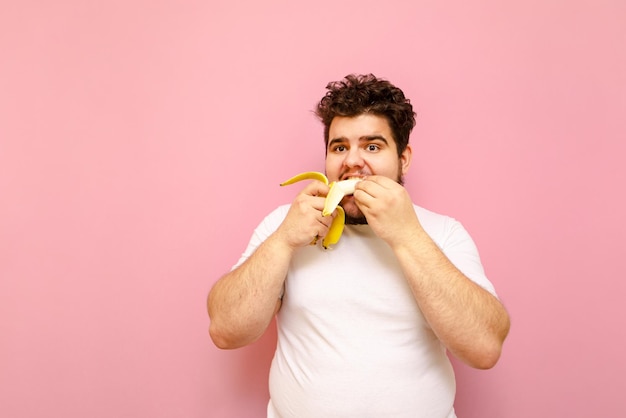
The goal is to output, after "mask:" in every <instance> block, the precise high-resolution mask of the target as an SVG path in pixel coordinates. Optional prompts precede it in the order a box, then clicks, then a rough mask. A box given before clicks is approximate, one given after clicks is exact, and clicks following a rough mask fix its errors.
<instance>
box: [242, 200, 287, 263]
mask: <svg viewBox="0 0 626 418" xmlns="http://www.w3.org/2000/svg"><path fill="white" fill-rule="evenodd" d="M288 211H289V205H283V206H279V207H278V208H276V209H275V210H274V211H272V212H271V213H270V214H269V215H267V216H266V217H265V218H264V219H263V220H262V221H261V223H259V225H258V226H257V227H256V229H255V230H254V232H253V233H252V237H250V241H249V242H248V246H247V247H246V249H245V251H244V252H243V254H241V257H239V260H238V261H237V263H236V264H235V265H234V266H233V267H232V269H231V270H234V269H236V268H237V267H239V266H240V265H242V264H243V263H244V262H245V261H246V260H247V259H248V258H249V257H250V256H251V255H252V254H254V252H255V251H256V249H257V248H259V246H260V245H261V244H262V243H263V242H264V241H265V240H266V239H267V238H268V237H269V236H270V235H272V234H273V233H274V231H276V229H277V228H278V226H279V225H280V224H281V223H282V221H283V220H284V219H285V216H287V212H288Z"/></svg>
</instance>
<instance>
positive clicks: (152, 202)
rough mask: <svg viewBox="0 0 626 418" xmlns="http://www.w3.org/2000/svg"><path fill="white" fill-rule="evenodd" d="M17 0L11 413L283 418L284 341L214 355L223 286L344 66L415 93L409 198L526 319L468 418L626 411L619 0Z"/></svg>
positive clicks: (9, 136)
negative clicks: (457, 227)
mask: <svg viewBox="0 0 626 418" xmlns="http://www.w3.org/2000/svg"><path fill="white" fill-rule="evenodd" d="M2 3H3V4H2V12H1V13H0V49H1V53H0V61H1V62H0V279H1V281H0V350H1V352H0V416H2V417H19V418H26V417H28V418H31V417H68V418H74V417H95V418H99V417H103V418H104V417H151V418H158V417H163V418H166V417H167V418H170V417H186V418H191V417H236V418H238V417H260V416H263V414H264V410H265V404H266V401H267V385H266V374H267V371H268V367H269V361H270V359H271V356H272V349H273V338H274V336H275V334H274V330H272V332H271V333H270V334H268V335H266V337H264V338H263V339H262V340H261V341H259V342H257V343H255V344H254V345H252V346H250V347H247V348H244V349H241V350H237V351H220V350H218V349H216V348H214V347H213V346H212V344H211V342H210V340H209V336H208V332H207V329H208V324H209V322H208V317H207V315H206V312H205V298H206V294H207V292H208V290H209V288H210V287H211V285H212V284H213V283H214V282H215V280H216V279H217V278H218V276H219V275H220V274H222V273H223V272H225V271H226V270H227V269H229V268H230V266H231V265H232V263H234V262H235V260H236V259H237V258H238V257H239V254H240V252H241V251H242V250H243V248H244V246H245V244H246V243H247V240H248V238H249V236H250V233H251V231H252V229H253V228H254V226H255V225H256V224H257V222H259V221H260V219H261V218H262V217H263V216H264V215H265V214H266V213H267V212H268V211H269V210H270V209H273V208H274V207H275V206H276V205H277V204H280V203H285V202H287V201H289V200H290V199H291V198H292V197H293V196H294V195H295V193H296V188H289V189H281V188H279V187H278V183H279V182H280V181H282V180H284V179H286V178H287V177H289V176H291V175H293V174H295V173H297V172H300V171H306V170H322V169H323V155H324V154H323V146H322V129H321V126H320V125H319V123H318V122H317V120H315V118H314V117H313V115H312V113H311V110H312V109H313V107H314V105H315V103H316V101H317V100H318V99H319V98H320V97H321V95H322V94H324V86H325V84H326V82H328V81H330V80H334V79H338V78H341V77H343V76H344V75H346V74H348V73H350V72H374V73H375V74H377V75H380V76H383V77H386V78H388V79H390V80H391V81H392V82H394V83H396V84H398V85H399V86H401V87H402V88H403V89H404V90H405V92H406V93H407V95H408V96H409V97H410V98H411V99H412V101H413V103H414V105H415V108H416V110H417V112H418V114H419V122H418V126H417V127H416V129H415V131H414V134H413V136H412V143H413V148H414V161H413V167H412V170H411V172H410V174H409V175H408V176H407V187H408V189H409V190H410V192H411V193H412V195H413V196H414V199H415V201H416V202H417V203H419V204H421V205H423V206H426V207H428V208H430V209H432V210H436V211H439V212H442V213H446V214H450V215H452V216H454V217H456V218H457V219H459V220H460V221H462V222H463V223H464V224H465V226H466V227H467V229H468V230H469V231H470V233H471V234H472V235H473V236H474V238H475V240H476V242H477V244H478V246H479V249H480V250H481V255H482V258H483V262H484V264H485V267H486V270H487V273H488V274H489V276H490V277H491V279H492V281H493V282H494V283H495V285H496V287H497V289H498V292H499V294H500V296H501V298H502V300H503V301H504V303H505V304H506V306H507V308H508V309H509V311H510V313H511V317H512V331H511V334H510V337H509V339H508V341H507V342H506V344H505V349H504V353H503V356H502V359H501V361H500V363H499V364H498V365H497V366H496V368H494V369H493V370H490V371H476V370H471V369H469V368H467V367H464V366H462V365H460V364H458V363H455V366H456V368H457V375H458V399H457V411H458V414H459V416H460V417H462V418H472V417H476V418H478V417H481V418H489V417H492V418H518V417H519V418H527V417H540V418H541V417H565V416H567V417H569V418H574V417H623V416H626V399H625V397H624V395H623V390H624V384H623V381H624V376H625V375H626V361H625V360H624V353H625V352H626V333H625V332H624V329H625V326H624V318H625V314H624V304H625V302H624V296H626V291H625V290H626V285H625V284H624V282H625V280H624V279H625V277H624V276H625V275H624V267H623V265H624V258H625V257H626V251H625V250H626V244H625V242H626V240H625V237H626V222H625V221H624V219H625V215H624V214H625V213H626V199H625V197H624V189H625V187H624V185H625V183H626V168H625V165H624V162H623V160H624V157H625V156H626V3H625V2H623V1H621V0H615V1H609V0H605V1H601V0H600V1H581V0H572V1H556V0H554V1H538V0H531V1H508V2H501V1H495V0H484V1H475V2H467V1H461V0H455V1H441V2H436V1H385V2H382V3H381V2H379V1H371V0H362V1H358V2H356V1H354V2H352V1H349V2H348V1H334V0H333V1H331V0H320V1H315V2H292V1H287V0H284V1H269V2H260V1H251V0H249V1H240V2H228V1H225V0H217V1H204V2H203V1H174V0H162V1H147V0H146V1H121V0H115V1H109V2H96V1H79V0H70V1H56V2H41V1H40V2H36V1H32V0H29V1H19V2H18V1H15V2H13V1H3V2H2ZM372 360H373V361H375V359H372Z"/></svg>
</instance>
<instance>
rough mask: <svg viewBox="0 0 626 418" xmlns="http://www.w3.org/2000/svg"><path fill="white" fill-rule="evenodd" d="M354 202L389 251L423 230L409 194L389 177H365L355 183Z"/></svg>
mask: <svg viewBox="0 0 626 418" xmlns="http://www.w3.org/2000/svg"><path fill="white" fill-rule="evenodd" d="M354 201H355V202H356V204H357V206H358V207H359V209H361V212H363V215H365V217H366V218H367V223H368V224H369V225H370V227H371V228H372V229H373V230H374V232H375V233H376V235H378V236H379V237H380V238H382V239H383V240H385V241H386V242H387V243H388V244H389V245H390V246H392V247H393V245H394V244H396V243H400V242H407V241H409V240H411V239H412V237H414V236H415V232H417V231H421V230H422V229H421V228H422V227H421V225H420V223H419V220H418V219H417V215H416V214H415V209H414V208H413V202H412V200H411V197H410V196H409V193H408V192H407V191H406V189H405V188H404V187H403V186H402V185H401V184H399V183H398V182H397V181H395V180H392V179H390V178H388V177H384V176H368V177H366V178H365V179H364V180H363V181H360V182H359V183H357V185H356V187H355V191H354Z"/></svg>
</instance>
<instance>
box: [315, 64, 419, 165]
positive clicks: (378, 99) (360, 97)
mask: <svg viewBox="0 0 626 418" xmlns="http://www.w3.org/2000/svg"><path fill="white" fill-rule="evenodd" d="M326 89H327V90H328V91H327V92H326V95H325V96H324V97H323V98H322V100H320V102H319V103H318V105H317V108H316V110H315V114H316V115H317V117H318V118H319V119H320V120H321V121H322V123H323V124H324V143H325V144H326V147H327V148H328V139H329V138H328V131H329V129H330V124H331V122H332V121H333V118H334V117H335V116H347V117H352V116H358V115H361V114H363V113H371V114H374V115H377V116H382V117H384V118H385V119H387V122H388V123H389V127H390V128H391V132H392V135H393V139H394V141H395V142H396V147H397V148H398V156H400V155H401V154H402V153H403V152H404V150H405V149H406V146H407V145H408V143H409V135H410V134H411V131H412V130H413V128H414V127H415V112H414V111H413V106H412V105H411V102H410V100H409V99H407V98H406V97H405V96H404V93H403V92H402V90H400V89H399V88H398V87H396V86H394V85H393V84H391V83H390V82H389V81H387V80H384V79H381V78H377V77H376V76H374V75H373V74H366V75H357V74H350V75H347V76H346V77H344V79H343V80H340V81H333V82H330V83H328V85H327V86H326Z"/></svg>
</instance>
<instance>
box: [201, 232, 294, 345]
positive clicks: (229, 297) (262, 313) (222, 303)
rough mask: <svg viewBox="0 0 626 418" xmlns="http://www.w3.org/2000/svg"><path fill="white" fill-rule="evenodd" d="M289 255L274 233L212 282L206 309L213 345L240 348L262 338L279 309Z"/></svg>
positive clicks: (287, 249) (289, 252) (287, 247)
mask: <svg viewBox="0 0 626 418" xmlns="http://www.w3.org/2000/svg"><path fill="white" fill-rule="evenodd" d="M292 252H293V250H292V249H291V248H290V247H289V246H287V245H285V244H284V242H283V241H282V240H281V239H280V237H279V236H278V235H276V234H273V235H271V236H270V237H269V238H268V239H267V240H265V241H264V242H263V243H262V244H261V245H260V246H259V248H257V250H256V251H255V252H254V253H253V254H252V255H251V256H250V258H248V259H247V260H246V261H245V262H244V263H243V264H242V265H241V266H239V267H238V268H236V269H235V270H233V271H231V272H229V273H227V274H225V275H224V276H223V277H222V278H220V280H218V281H217V283H215V286H213V288H212V289H211V292H210V293H209V298H208V302H207V305H208V306H207V308H208V311H209V317H210V318H211V325H210V328H209V332H210V334H211V338H212V339H213V342H214V343H215V345H216V346H218V347H219V348H239V347H243V346H245V345H247V344H250V343H252V342H254V341H256V340H257V339H258V338H259V337H261V335H263V333H264V332H265V330H266V329H267V327H268V326H269V324H270V322H271V320H272V318H273V317H274V315H275V314H276V312H278V310H279V309H280V304H281V299H280V296H281V292H282V287H283V282H284V280H285V277H286V275H287V268H288V266H289V261H290V260H291V254H292Z"/></svg>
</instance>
